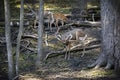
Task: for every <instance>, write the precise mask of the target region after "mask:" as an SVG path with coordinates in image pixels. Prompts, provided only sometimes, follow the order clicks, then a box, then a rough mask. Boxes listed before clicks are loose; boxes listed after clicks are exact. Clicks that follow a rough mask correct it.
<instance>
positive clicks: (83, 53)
mask: <svg viewBox="0 0 120 80" xmlns="http://www.w3.org/2000/svg"><path fill="white" fill-rule="evenodd" d="M84 55H85V45H84V43H83V52H82V55H81V57H83V56H84Z"/></svg>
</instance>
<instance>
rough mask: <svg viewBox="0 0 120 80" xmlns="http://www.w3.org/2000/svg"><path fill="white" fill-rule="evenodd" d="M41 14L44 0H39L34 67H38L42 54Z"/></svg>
mask: <svg viewBox="0 0 120 80" xmlns="http://www.w3.org/2000/svg"><path fill="white" fill-rule="evenodd" d="M43 14H44V2H43V0H39V26H38V53H37V61H36V68H39V66H40V64H41V61H42V55H43V41H42V37H43Z"/></svg>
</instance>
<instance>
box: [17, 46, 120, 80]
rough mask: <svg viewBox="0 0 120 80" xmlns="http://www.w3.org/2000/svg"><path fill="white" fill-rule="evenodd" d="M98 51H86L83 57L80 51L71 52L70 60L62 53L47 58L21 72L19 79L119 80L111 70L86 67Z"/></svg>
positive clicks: (94, 58) (93, 59)
mask: <svg viewBox="0 0 120 80" xmlns="http://www.w3.org/2000/svg"><path fill="white" fill-rule="evenodd" d="M99 51H100V49H99V48H98V49H93V50H89V51H86V54H85V56H84V57H81V55H82V54H81V52H75V53H71V54H72V56H71V58H70V60H65V59H64V55H59V56H56V57H52V58H49V59H48V60H47V61H45V62H43V63H42V64H41V67H40V68H39V69H38V70H36V71H30V72H27V73H26V72H25V73H22V74H21V75H20V78H19V80H120V79H119V78H117V77H116V76H115V74H114V71H113V70H104V69H102V68H99V69H94V68H92V69H89V68H88V65H90V64H92V63H93V62H94V61H95V60H96V58H97V57H98V55H99Z"/></svg>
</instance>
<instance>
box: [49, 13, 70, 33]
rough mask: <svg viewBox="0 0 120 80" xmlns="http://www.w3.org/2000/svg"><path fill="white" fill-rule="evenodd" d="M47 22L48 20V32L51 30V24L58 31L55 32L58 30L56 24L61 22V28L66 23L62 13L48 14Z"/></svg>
mask: <svg viewBox="0 0 120 80" xmlns="http://www.w3.org/2000/svg"><path fill="white" fill-rule="evenodd" d="M48 14H49V20H50V22H49V23H50V25H49V27H50V30H52V24H54V25H55V26H56V27H57V28H58V29H57V32H58V30H59V27H58V23H59V22H61V24H62V26H63V25H64V23H65V22H67V21H68V19H67V17H66V16H65V15H64V14H62V13H52V12H49V13H48Z"/></svg>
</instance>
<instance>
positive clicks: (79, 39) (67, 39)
mask: <svg viewBox="0 0 120 80" xmlns="http://www.w3.org/2000/svg"><path fill="white" fill-rule="evenodd" d="M55 36H56V38H57V39H58V40H59V41H60V42H62V44H63V45H64V47H65V49H66V53H65V59H68V60H69V58H70V50H71V49H73V48H76V47H77V46H83V54H82V57H83V56H84V52H85V44H84V41H85V40H86V38H87V34H86V33H85V32H84V31H83V30H82V29H73V30H71V31H68V32H66V33H63V34H62V35H60V34H58V33H56V34H55ZM74 42H75V43H79V44H78V45H77V46H74V45H73V43H74Z"/></svg>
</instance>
